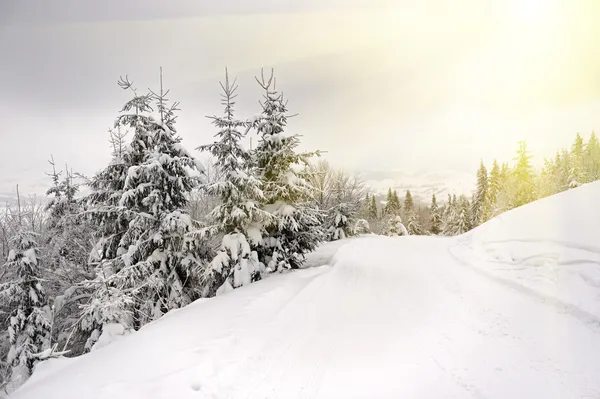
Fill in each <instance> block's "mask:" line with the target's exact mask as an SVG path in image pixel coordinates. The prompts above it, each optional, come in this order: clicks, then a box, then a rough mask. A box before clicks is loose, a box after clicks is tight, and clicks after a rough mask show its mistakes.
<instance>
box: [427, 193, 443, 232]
mask: <svg viewBox="0 0 600 399" xmlns="http://www.w3.org/2000/svg"><path fill="white" fill-rule="evenodd" d="M429 212H430V217H429V232H430V233H431V234H434V235H438V234H440V232H441V225H442V218H441V215H440V212H439V208H438V204H437V200H436V198H435V194H432V195H431V207H430V208H429Z"/></svg>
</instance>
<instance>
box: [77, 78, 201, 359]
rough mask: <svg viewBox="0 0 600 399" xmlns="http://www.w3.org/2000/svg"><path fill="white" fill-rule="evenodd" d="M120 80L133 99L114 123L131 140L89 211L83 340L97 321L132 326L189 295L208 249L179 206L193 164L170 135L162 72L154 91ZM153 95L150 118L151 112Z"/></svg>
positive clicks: (194, 180) (96, 330) (94, 334)
mask: <svg viewBox="0 0 600 399" xmlns="http://www.w3.org/2000/svg"><path fill="white" fill-rule="evenodd" d="M120 85H121V87H122V88H124V89H131V90H132V91H133V92H134V98H133V99H132V100H131V101H129V102H127V103H126V104H125V106H124V107H123V109H122V111H121V112H123V115H121V116H120V117H119V118H118V119H117V121H116V122H115V127H116V128H120V129H123V130H126V131H129V132H131V133H132V139H131V143H130V145H129V147H128V148H127V150H126V151H124V153H123V154H122V155H121V156H120V157H115V159H114V160H113V163H114V165H113V164H111V165H109V169H108V170H106V171H105V172H107V173H106V177H107V179H106V183H108V184H101V185H100V190H101V192H102V194H101V195H102V196H103V198H105V199H106V200H107V202H106V203H102V202H100V203H99V204H98V207H97V208H95V209H91V210H90V214H92V215H94V216H95V218H94V219H95V220H97V221H100V223H99V227H100V230H101V232H102V233H103V235H102V236H101V237H100V239H99V240H98V245H97V246H96V248H95V250H94V253H93V255H94V258H93V262H94V264H95V265H96V273H97V277H96V279H95V280H94V281H91V282H89V284H90V285H92V286H95V289H94V290H93V291H94V295H93V297H92V299H91V301H90V302H89V303H88V304H87V306H86V307H85V309H84V315H85V317H84V319H83V320H82V322H81V326H82V329H84V330H88V331H90V332H91V337H90V338H91V341H90V342H88V347H90V345H91V343H92V341H94V340H95V339H96V338H98V337H99V334H100V333H101V328H102V326H103V325H105V324H108V323H110V324H115V323H118V324H123V325H124V327H125V328H126V329H127V328H134V329H137V328H139V327H141V326H143V325H144V324H146V323H148V322H150V321H153V320H156V319H158V318H159V317H161V316H162V315H163V314H165V313H166V312H168V311H169V310H171V309H175V308H179V307H182V306H185V305H187V304H188V303H190V302H191V301H192V300H194V299H196V298H197V297H198V296H199V294H200V293H199V292H198V286H199V285H198V274H199V271H200V269H201V267H202V266H203V265H204V259H205V257H206V256H207V252H208V251H207V249H206V246H205V245H204V242H203V241H202V240H199V239H197V238H195V237H193V236H192V234H193V233H194V232H196V230H197V228H198V226H197V223H196V222H195V221H193V220H192V218H191V217H190V216H189V215H188V214H187V212H186V211H185V207H186V205H187V194H188V193H189V192H190V191H191V190H192V188H193V187H194V186H196V185H197V184H198V182H199V178H200V170H199V166H198V164H197V162H196V161H195V159H194V158H193V157H192V156H191V155H190V154H189V153H188V152H187V151H186V150H185V149H184V148H183V147H182V146H181V144H180V142H181V139H180V138H179V136H177V134H176V131H175V128H174V122H175V118H176V117H175V115H174V112H175V111H176V110H177V108H176V107H177V105H178V104H177V103H175V104H173V105H172V106H170V107H167V106H166V101H167V99H166V95H167V94H168V91H167V92H166V93H163V92H162V76H161V92H160V94H155V93H153V92H151V93H150V94H146V95H142V96H138V95H137V93H136V92H135V90H133V89H132V85H131V83H130V82H129V81H128V80H122V81H121V82H120ZM153 102H156V106H157V111H158V114H159V117H158V118H156V117H155V116H153V115H152V114H151V112H152V111H153V109H152V104H153ZM116 165H119V167H112V166H116ZM121 184H122V186H121ZM99 194H100V193H97V192H96V193H93V194H92V198H96V197H98V196H99ZM100 215H101V216H100ZM107 224H108V225H109V226H107Z"/></svg>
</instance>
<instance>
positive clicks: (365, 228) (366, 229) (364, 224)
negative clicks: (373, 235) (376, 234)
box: [354, 219, 371, 234]
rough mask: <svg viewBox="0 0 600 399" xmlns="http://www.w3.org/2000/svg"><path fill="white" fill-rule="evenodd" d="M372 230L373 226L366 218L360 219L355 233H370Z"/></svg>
mask: <svg viewBox="0 0 600 399" xmlns="http://www.w3.org/2000/svg"><path fill="white" fill-rule="evenodd" d="M370 232H371V226H370V225H369V222H368V221H367V220H365V219H358V220H357V221H356V224H355V225H354V234H369V233H370Z"/></svg>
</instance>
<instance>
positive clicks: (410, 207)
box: [404, 190, 415, 215]
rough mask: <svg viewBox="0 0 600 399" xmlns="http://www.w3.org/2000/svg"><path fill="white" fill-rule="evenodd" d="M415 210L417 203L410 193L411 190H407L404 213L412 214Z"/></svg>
mask: <svg viewBox="0 0 600 399" xmlns="http://www.w3.org/2000/svg"><path fill="white" fill-rule="evenodd" d="M414 210H415V204H414V202H413V198H412V195H411V194H410V190H406V195H405V197H404V213H405V214H406V215H410V214H411V213H413V212H414Z"/></svg>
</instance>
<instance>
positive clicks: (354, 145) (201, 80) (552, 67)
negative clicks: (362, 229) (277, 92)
mask: <svg viewBox="0 0 600 399" xmlns="http://www.w3.org/2000/svg"><path fill="white" fill-rule="evenodd" d="M367 3H368V2H366V1H358V0H357V1H353V2H352V4H351V5H352V7H360V10H358V8H351V7H350V6H347V7H346V6H345V5H347V4H348V3H347V2H346V1H341V0H339V1H337V0H336V1H333V0H330V1H325V2H317V1H316V0H314V1H310V2H291V1H275V0H269V1H265V2H261V3H260V4H259V5H258V6H256V4H257V3H256V2H185V3H184V2H182V1H180V0H176V1H174V2H169V3H167V2H155V1H148V2H141V1H138V2H126V4H125V3H123V4H121V3H119V4H117V3H116V0H110V1H109V2H107V3H106V2H101V3H98V4H96V3H93V4H92V3H89V4H88V3H85V4H84V3H81V2H75V1H74V0H70V1H62V2H53V3H52V4H51V3H48V2H40V1H37V2H33V3H27V4H28V5H36V7H23V6H22V5H21V6H17V4H21V3H16V2H3V3H2V5H1V6H0V7H2V9H1V10H0V15H1V17H0V54H2V55H3V58H2V62H1V63H0V87H2V90H1V91H0V120H2V123H3V125H2V132H1V135H2V136H1V138H0V140H1V143H0V170H1V171H2V175H1V176H0V191H10V190H12V185H13V183H14V182H13V181H12V180H10V179H12V178H13V177H15V178H16V179H17V180H19V181H21V182H22V184H25V181H31V182H32V183H31V184H32V185H31V190H40V188H36V187H38V183H37V182H38V181H39V180H38V179H42V181H43V179H44V178H45V175H44V171H45V170H46V169H47V165H46V161H45V160H46V159H47V158H48V156H49V155H50V154H54V156H55V158H56V159H57V161H60V162H62V161H66V162H68V163H69V164H70V165H72V166H73V168H74V169H75V170H77V171H81V172H83V173H85V174H90V173H93V172H94V171H95V170H97V169H99V168H100V167H102V166H103V165H104V164H105V163H106V162H107V161H108V154H109V149H108V147H107V143H106V139H107V133H106V131H107V128H108V127H109V126H110V125H111V124H112V123H113V121H114V119H115V117H116V116H117V113H118V111H119V109H120V107H121V105H122V104H123V103H124V102H125V101H127V100H128V98H129V94H127V93H124V92H122V91H121V90H120V89H119V88H118V87H117V85H116V79H117V78H118V77H119V76H120V75H124V74H128V75H129V77H130V78H131V79H132V80H133V81H134V82H135V83H136V85H137V86H138V88H139V89H140V90H145V89H146V88H147V87H148V86H153V87H156V84H157V82H158V67H159V66H162V67H163V69H164V77H165V84H166V85H167V87H169V88H171V98H172V99H173V100H177V101H180V102H181V108H182V112H181V114H180V118H179V122H178V131H179V132H180V134H181V135H182V137H183V139H184V145H186V146H187V147H188V148H190V149H191V148H195V147H196V146H198V145H200V144H203V143H206V142H207V141H210V140H212V136H213V134H214V129H213V127H212V126H211V125H210V121H209V120H208V119H207V118H205V115H210V114H214V113H220V112H222V110H221V107H220V105H219V90H220V88H219V85H218V80H219V79H221V78H222V76H223V69H224V67H225V66H228V67H229V71H230V73H231V75H232V76H237V77H238V79H239V80H238V82H239V84H240V91H239V94H240V97H239V102H238V104H237V106H238V114H239V116H240V117H245V116H248V115H253V114H255V113H257V112H258V104H257V100H258V99H259V98H260V96H261V94H262V93H261V92H260V90H259V88H258V86H257V85H256V83H255V82H254V79H253V77H254V75H255V74H257V73H259V72H260V67H261V66H265V67H267V68H270V67H275V71H276V76H277V79H278V80H277V81H278V86H279V87H280V88H281V89H283V91H284V93H285V94H286V96H287V98H288V99H289V107H290V111H291V112H292V113H298V116H297V117H295V118H292V119H290V126H289V130H290V132H294V133H299V134H302V135H303V139H302V140H303V144H302V148H304V149H322V150H326V151H328V153H327V158H328V159H329V160H330V161H331V162H332V163H333V164H335V165H337V166H342V167H344V168H347V169H351V170H352V169H353V170H371V169H376V168H378V169H384V170H391V169H397V168H402V169H405V170H437V169H441V168H451V169H456V170H459V171H468V172H469V173H470V172H471V171H474V170H475V169H476V168H477V166H478V163H479V160H480V159H484V160H485V161H486V162H489V161H491V159H493V158H494V157H497V158H499V159H500V160H505V161H508V160H510V159H511V158H512V155H513V152H514V150H515V146H516V142H517V141H518V140H520V139H526V140H528V141H529V143H530V145H531V148H532V150H533V151H534V152H535V153H537V154H539V155H546V153H548V152H552V151H553V150H554V149H556V148H557V147H559V146H565V145H568V143H569V141H570V140H571V138H572V136H573V134H574V133H575V132H576V131H580V132H582V133H584V134H585V133H588V132H590V131H591V130H592V129H593V128H596V130H600V128H599V127H598V119H597V115H599V114H600V113H599V109H600V108H599V104H600V86H598V85H597V82H600V53H598V52H597V51H595V42H594V41H593V38H594V37H598V34H599V33H600V32H599V28H598V26H597V24H595V20H594V18H593V15H598V14H597V13H596V14H594V12H593V11H596V10H597V9H598V6H597V5H596V6H594V5H593V4H592V3H589V4H588V8H584V7H583V6H582V5H581V4H580V3H577V5H573V6H569V7H571V8H569V12H566V11H565V12H562V13H561V14H560V15H559V16H560V17H561V18H558V19H557V18H554V19H552V18H550V17H549V18H548V20H547V21H546V22H544V21H541V20H539V21H535V20H534V21H522V20H518V19H515V18H514V15H513V14H514V12H513V11H514V10H513V11H511V7H513V6H517V5H518V4H519V2H518V1H517V0H507V2H491V1H479V0H460V1H458V2H450V1H445V0H427V1H423V2H408V1H401V2H399V1H395V2H391V1H389V2H378V3H377V4H376V5H375V6H374V5H369V4H371V3H369V4H367ZM513 3H514V4H513ZM23 4H24V3H23ZM582 4H583V3H582ZM84 6H85V7H84ZM88 7H89V8H88ZM590 7H591V8H590ZM511 13H513V14H511ZM17 20H18V21H23V24H21V25H18V24H15V23H13V22H14V21H17ZM431 179H432V181H433V180H435V179H434V178H431ZM43 191H45V189H44V190H43Z"/></svg>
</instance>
